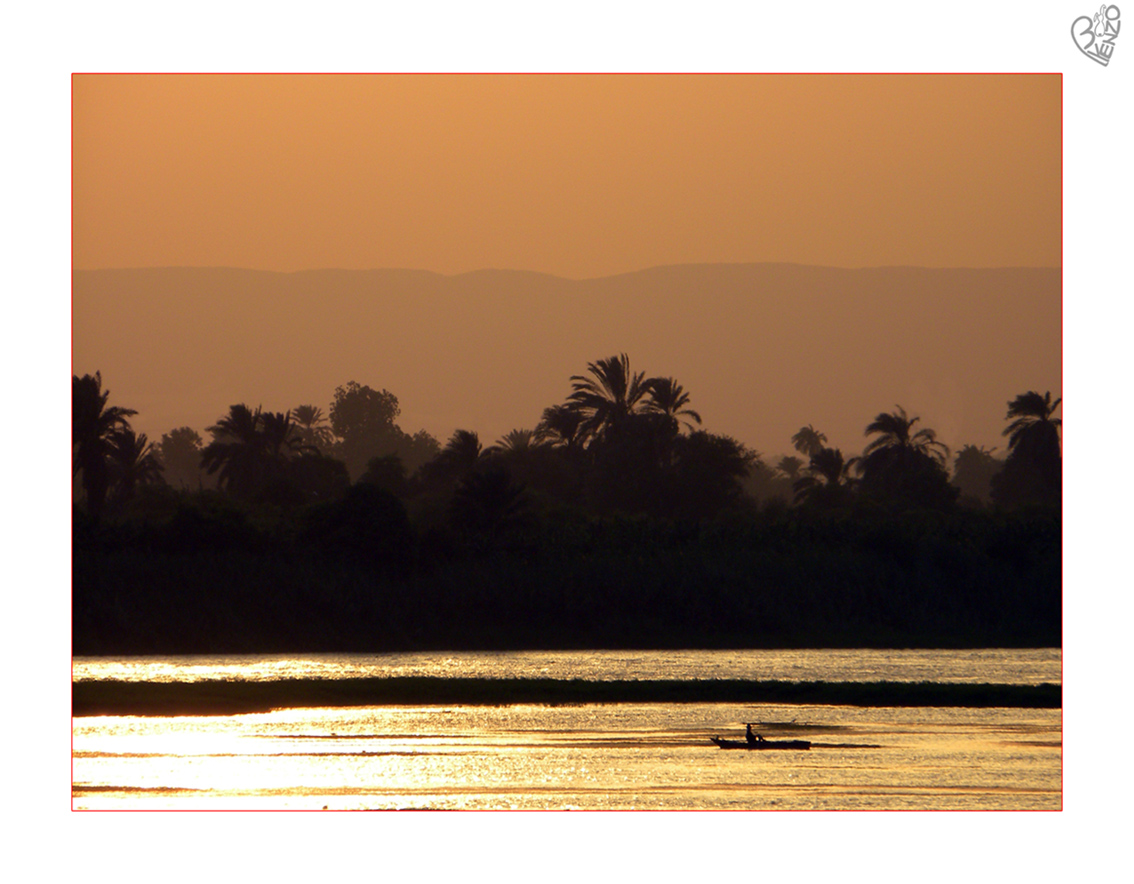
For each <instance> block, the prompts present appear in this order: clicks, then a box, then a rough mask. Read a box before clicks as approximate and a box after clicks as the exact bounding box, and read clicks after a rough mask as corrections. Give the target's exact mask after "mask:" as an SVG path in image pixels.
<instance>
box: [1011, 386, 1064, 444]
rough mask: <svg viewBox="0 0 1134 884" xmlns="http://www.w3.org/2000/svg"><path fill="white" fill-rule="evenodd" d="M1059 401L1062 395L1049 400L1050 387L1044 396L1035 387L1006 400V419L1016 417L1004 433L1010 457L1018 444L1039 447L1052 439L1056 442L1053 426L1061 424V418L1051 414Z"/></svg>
mask: <svg viewBox="0 0 1134 884" xmlns="http://www.w3.org/2000/svg"><path fill="white" fill-rule="evenodd" d="M1062 403H1063V397H1062V396H1060V397H1059V398H1058V399H1056V400H1055V401H1054V402H1052V401H1051V391H1050V390H1049V391H1048V392H1047V393H1045V394H1044V395H1043V396H1040V394H1039V393H1037V392H1035V391H1034V390H1029V391H1028V392H1027V393H1022V394H1021V395H1019V396H1017V397H1016V398H1015V399H1013V400H1012V401H1011V402H1009V403H1008V415H1007V417H1006V418H1005V420H1007V419H1008V418H1013V417H1014V418H1016V419H1015V420H1014V421H1012V423H1010V424H1009V425H1008V427H1007V429H1005V430H1004V433H1003V435H1005V436H1008V437H1009V438H1008V452H1009V456H1011V452H1013V451H1016V450H1017V449H1019V448H1020V447H1021V446H1023V447H1025V448H1027V447H1032V446H1036V447H1038V446H1042V445H1050V444H1051V443H1052V442H1054V443H1056V445H1058V443H1059V432H1058V430H1057V429H1056V428H1057V427H1059V426H1060V425H1062V423H1063V421H1062V420H1061V419H1060V418H1057V417H1056V418H1053V417H1052V415H1053V414H1054V413H1055V409H1057V408H1058V407H1059V406H1060V405H1061V404H1062Z"/></svg>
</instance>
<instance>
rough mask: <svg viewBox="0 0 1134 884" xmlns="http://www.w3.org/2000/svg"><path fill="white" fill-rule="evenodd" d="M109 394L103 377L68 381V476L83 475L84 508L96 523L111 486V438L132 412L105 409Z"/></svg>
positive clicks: (83, 377) (126, 409) (128, 425)
mask: <svg viewBox="0 0 1134 884" xmlns="http://www.w3.org/2000/svg"><path fill="white" fill-rule="evenodd" d="M109 399H110V391H109V390H103V389H102V374H101V373H99V372H97V371H96V372H95V373H94V375H89V374H87V375H83V376H82V377H81V378H80V377H79V376H78V375H73V376H72V379H71V476H72V478H74V477H76V476H78V475H79V474H80V473H81V474H82V483H83V491H84V492H85V493H86V498H87V507H88V509H89V510H90V513H91V516H92V517H93V518H94V519H95V520H97V519H98V518H99V516H100V515H101V513H102V507H103V503H104V502H105V501H106V492H107V488H108V487H109V484H110V476H109V465H108V457H109V454H110V450H111V438H112V436H113V435H114V433H115V432H117V431H119V430H125V429H129V427H130V422H129V420H128V419H129V418H131V417H133V416H134V415H135V414H137V412H136V411H134V410H133V409H131V408H120V407H118V406H109V407H108V406H107V404H106V403H107V401H108V400H109Z"/></svg>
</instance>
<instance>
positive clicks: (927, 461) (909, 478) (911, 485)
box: [857, 406, 959, 510]
mask: <svg viewBox="0 0 1134 884" xmlns="http://www.w3.org/2000/svg"><path fill="white" fill-rule="evenodd" d="M918 420H919V418H916V417H914V418H911V417H909V416H908V415H907V414H906V412H905V409H904V408H902V407H901V406H895V410H894V411H892V412H889V413H887V412H883V413H881V414H879V415H878V416H877V417H876V418H874V420H873V421H872V422H871V423H870V424H868V425H867V427H866V435H868V436H869V435H872V434H873V435H875V437H876V438H874V439H872V440H871V441H870V443H869V444H868V445H867V446H866V448H865V449H864V450H863V452H862V457H861V458H860V459H859V461H858V465H857V469H858V472H859V474H860V475H861V476H862V483H861V485H860V489H861V491H862V493H863V494H864V495H865V496H867V497H869V498H873V499H874V500H878V501H882V502H885V504H886V505H887V506H891V507H895V508H898V509H899V510H900V509H908V508H914V509H939V510H947V509H949V508H950V507H952V506H953V504H954V503H955V502H956V500H957V495H958V494H959V489H958V488H957V487H956V486H955V485H952V484H951V483H950V482H949V474H948V472H946V470H945V462H946V460H947V459H948V457H949V447H948V446H947V445H945V444H944V443H943V442H939V441H938V439H937V434H936V433H935V432H934V431H933V430H930V429H921V430H918V431H916V432H914V430H913V427H914V424H916V423H917V422H918Z"/></svg>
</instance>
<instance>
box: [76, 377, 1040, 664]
mask: <svg viewBox="0 0 1134 884" xmlns="http://www.w3.org/2000/svg"><path fill="white" fill-rule="evenodd" d="M588 369H589V370H588V373H587V374H585V375H580V376H575V377H572V378H571V392H570V394H569V395H568V397H567V399H566V401H565V402H563V403H562V404H559V405H553V406H550V407H548V408H547V409H545V410H544V412H543V415H542V418H541V420H540V421H539V422H538V424H536V426H535V427H534V428H533V429H530V430H514V431H513V432H511V433H509V434H508V435H506V436H505V437H504V438H503V439H501V440H499V441H498V442H497V443H496V444H495V445H492V446H489V447H487V448H486V447H484V446H483V445H482V443H481V441H480V440H479V439H478V438H477V435H476V434H475V433H472V432H469V431H466V430H458V431H456V432H455V433H454V434H453V435H452V437H451V438H450V439H449V441H448V443H447V444H446V445H444V446H442V445H440V444H439V443H438V442H437V441H436V440H435V439H433V438H432V437H431V436H429V434H427V433H425V432H424V431H423V432H419V433H417V434H414V435H410V434H408V433H406V432H404V431H403V430H402V429H401V428H400V427H399V426H398V425H397V423H396V421H397V418H398V415H399V413H400V410H399V404H398V400H397V398H396V397H395V396H394V395H393V394H391V393H389V392H388V391H385V390H383V391H375V390H373V389H371V388H369V387H365V386H361V385H359V384H357V383H355V382H351V383H349V384H347V385H346V386H344V387H339V388H338V389H336V390H335V394H334V400H333V402H332V403H331V405H330V408H329V410H328V413H327V416H326V417H325V416H324V414H323V411H322V409H320V408H317V407H315V406H313V405H301V406H299V407H297V408H294V409H292V410H291V411H289V412H285V413H271V412H264V411H262V410H261V409H260V408H255V409H253V408H251V407H249V406H248V405H246V404H237V405H233V406H231V407H230V408H229V410H228V412H227V413H226V414H223V415H221V417H220V418H218V420H217V422H216V424H215V425H213V426H211V427H209V428H207V429H206V433H207V434H208V441H207V442H206V441H205V439H204V438H202V437H201V436H200V435H199V434H198V433H197V432H196V431H194V430H192V429H191V428H188V427H181V428H177V429H175V430H172V431H170V432H169V433H167V434H165V435H163V437H162V439H161V441H160V442H159V443H157V444H151V443H150V442H149V441H148V440H147V439H146V437H145V436H144V435H135V434H134V432H133V431H132V430H131V428H130V424H129V418H130V417H132V416H133V415H134V414H135V412H133V411H131V410H129V409H124V408H121V407H117V406H112V405H110V403H109V393H108V392H107V391H105V390H103V388H102V379H101V377H100V376H99V375H97V374H96V375H94V376H90V375H87V376H84V377H82V378H80V377H75V378H74V382H73V440H72V441H73V479H74V485H75V505H74V510H73V516H74V518H73V524H74V533H73V567H74V571H73V574H74V584H73V649H74V652H75V653H76V654H103V653H106V654H129V653H206V652H209V653H221V652H230V653H231V652H300V651H380V650H412V649H476V648H483V649H505V648H586V647H606V648H615V647H722V648H725V647H791V646H795V647H839V646H842V647H850V646H856V647H864V646H865V647H869V646H874V647H902V646H907V647H909V646H915V647H916V646H920V647H961V646H1058V645H1059V644H1061V570H1062V563H1061V548H1062V547H1061V530H1062V529H1061V498H1060V488H1061V459H1060V450H1059V449H1060V443H1059V431H1058V426H1059V419H1058V418H1056V417H1054V412H1055V410H1056V409H1057V408H1058V406H1059V404H1060V400H1058V399H1056V400H1055V401H1054V402H1053V401H1052V399H1051V395H1050V393H1049V394H1047V395H1046V396H1041V395H1039V394H1038V393H1035V392H1028V393H1025V394H1023V395H1019V396H1017V397H1016V398H1015V399H1013V400H1011V401H1010V402H1009V403H1008V411H1007V417H1006V420H1007V421H1009V424H1008V426H1007V428H1006V429H1005V435H1006V436H1007V437H1008V447H1007V457H1006V458H1005V459H1003V460H1001V459H999V458H997V457H995V456H994V455H993V453H992V452H988V451H985V450H983V449H978V448H975V447H974V446H965V447H963V448H962V449H961V450H960V451H959V452H958V453H957V455H956V456H955V458H952V472H951V473H950V470H949V464H950V459H951V456H950V452H949V449H948V448H947V447H946V446H945V445H944V444H943V443H942V442H941V441H940V440H938V439H937V437H936V434H935V433H934V431H933V430H931V429H929V428H926V427H920V426H918V423H919V422H918V418H917V417H910V416H908V415H907V413H906V412H905V411H904V410H903V409H902V408H900V407H896V408H895V409H894V410H893V411H891V412H882V413H879V414H878V415H877V416H876V417H875V418H874V419H873V420H872V421H870V422H868V424H867V425H866V432H865V435H866V437H867V440H868V441H867V443H866V445H865V447H864V449H863V451H862V453H861V455H857V456H845V455H844V454H843V452H841V451H839V450H837V449H832V448H830V447H828V446H827V444H826V442H827V440H826V438H825V436H824V435H823V434H822V433H821V432H819V431H818V430H816V429H815V428H814V427H811V426H808V427H805V428H803V429H801V430H800V432H799V433H797V434H796V435H795V436H794V437H793V439H792V440H791V441H792V444H793V445H794V447H795V449H796V451H797V452H798V454H799V455H800V456H798V457H797V456H794V455H792V456H785V457H781V458H779V460H778V461H777V463H776V465H775V466H774V467H772V466H768V465H767V464H765V462H764V460H763V458H762V457H761V456H760V455H759V454H757V453H755V452H752V451H750V450H748V449H746V448H745V447H744V446H743V445H741V444H740V443H738V442H736V441H735V440H733V439H731V438H729V437H727V436H720V435H715V434H712V433H709V432H707V431H705V430H703V429H702V428H701V423H702V420H701V416H700V415H699V414H698V413H697V412H696V411H694V410H693V409H692V408H691V407H690V406H691V403H690V396H689V394H688V392H687V391H685V390H684V389H683V388H682V386H681V385H680V384H679V383H677V381H676V380H674V379H673V378H668V377H652V378H648V377H646V376H645V375H644V374H643V373H641V372H633V371H632V370H631V368H630V364H629V360H628V359H627V358H626V356H625V355H622V356H619V357H611V358H609V359H602V360H599V361H597V362H595V363H592V364H591V365H589V366H588Z"/></svg>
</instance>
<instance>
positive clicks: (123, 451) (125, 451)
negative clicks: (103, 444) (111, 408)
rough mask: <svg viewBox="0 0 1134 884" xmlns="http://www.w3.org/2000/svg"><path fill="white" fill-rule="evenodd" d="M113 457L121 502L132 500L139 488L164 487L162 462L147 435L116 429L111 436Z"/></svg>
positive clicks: (111, 457)
mask: <svg viewBox="0 0 1134 884" xmlns="http://www.w3.org/2000/svg"><path fill="white" fill-rule="evenodd" d="M109 456H110V474H111V478H112V479H113V481H114V483H115V485H116V487H117V492H116V494H117V497H118V499H119V500H129V499H130V498H132V497H133V496H134V492H135V489H136V488H137V487H138V486H139V485H158V484H161V482H162V468H161V462H160V461H159V460H158V458H157V453H156V452H155V451H154V446H153V445H152V444H150V442H149V440H148V439H147V438H146V434H145V433H141V434H138V435H135V434H134V431H133V430H132V429H130V428H129V427H127V428H125V429H121V430H116V431H115V432H114V433H113V435H111V437H110V452H109Z"/></svg>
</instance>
